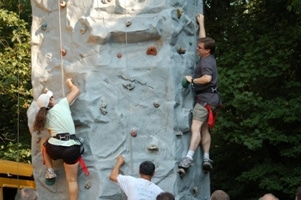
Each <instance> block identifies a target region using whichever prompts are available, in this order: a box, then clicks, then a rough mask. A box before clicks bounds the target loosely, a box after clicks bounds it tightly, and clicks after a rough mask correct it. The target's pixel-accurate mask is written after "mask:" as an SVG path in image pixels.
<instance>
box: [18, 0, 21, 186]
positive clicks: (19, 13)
mask: <svg viewBox="0 0 301 200" xmlns="http://www.w3.org/2000/svg"><path fill="white" fill-rule="evenodd" d="M18 15H19V20H20V19H21V2H20V0H18ZM19 32H20V26H19V25H18V37H19V36H20V35H19ZM18 42H20V43H21V40H20V39H18ZM17 87H18V97H17V99H18V100H17V104H18V105H17V162H18V163H19V161H20V148H19V145H20V91H19V90H20V67H19V65H18V70H17ZM19 170H20V168H19V164H18V165H17V180H18V188H19V187H20V181H19Z"/></svg>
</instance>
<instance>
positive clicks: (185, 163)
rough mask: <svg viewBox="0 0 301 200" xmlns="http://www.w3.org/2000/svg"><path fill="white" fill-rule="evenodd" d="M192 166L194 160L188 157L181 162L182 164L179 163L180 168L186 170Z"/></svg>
mask: <svg viewBox="0 0 301 200" xmlns="http://www.w3.org/2000/svg"><path fill="white" fill-rule="evenodd" d="M191 164H192V160H191V159H190V158H188V157H184V158H183V159H182V160H181V162H180V163H179V165H178V166H179V167H180V168H185V169H187V168H189V167H190V166H191Z"/></svg>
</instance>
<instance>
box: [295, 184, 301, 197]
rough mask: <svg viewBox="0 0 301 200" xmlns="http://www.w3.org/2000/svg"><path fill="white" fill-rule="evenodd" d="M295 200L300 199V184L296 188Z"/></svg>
mask: <svg viewBox="0 0 301 200" xmlns="http://www.w3.org/2000/svg"><path fill="white" fill-rule="evenodd" d="M296 200H301V186H300V187H298V188H297V192H296Z"/></svg>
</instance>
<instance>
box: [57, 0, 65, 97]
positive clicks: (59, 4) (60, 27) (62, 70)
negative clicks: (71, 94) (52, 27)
mask: <svg viewBox="0 0 301 200" xmlns="http://www.w3.org/2000/svg"><path fill="white" fill-rule="evenodd" d="M57 2H58V11H59V42H60V51H59V52H60V66H61V84H62V85H61V86H62V94H63V97H64V96H65V89H64V83H65V81H64V60H63V51H65V50H64V49H63V42H62V25H61V1H60V0H58V1H57Z"/></svg>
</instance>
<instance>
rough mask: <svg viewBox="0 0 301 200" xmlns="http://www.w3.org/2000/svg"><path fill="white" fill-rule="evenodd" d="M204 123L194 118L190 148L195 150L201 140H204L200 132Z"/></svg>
mask: <svg viewBox="0 0 301 200" xmlns="http://www.w3.org/2000/svg"><path fill="white" fill-rule="evenodd" d="M202 125H203V122H201V121H198V120H192V124H191V139H190V146H189V150H192V151H195V150H196V149H197V148H198V146H199V145H200V142H201V140H202V137H201V133H200V132H201V127H202Z"/></svg>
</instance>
